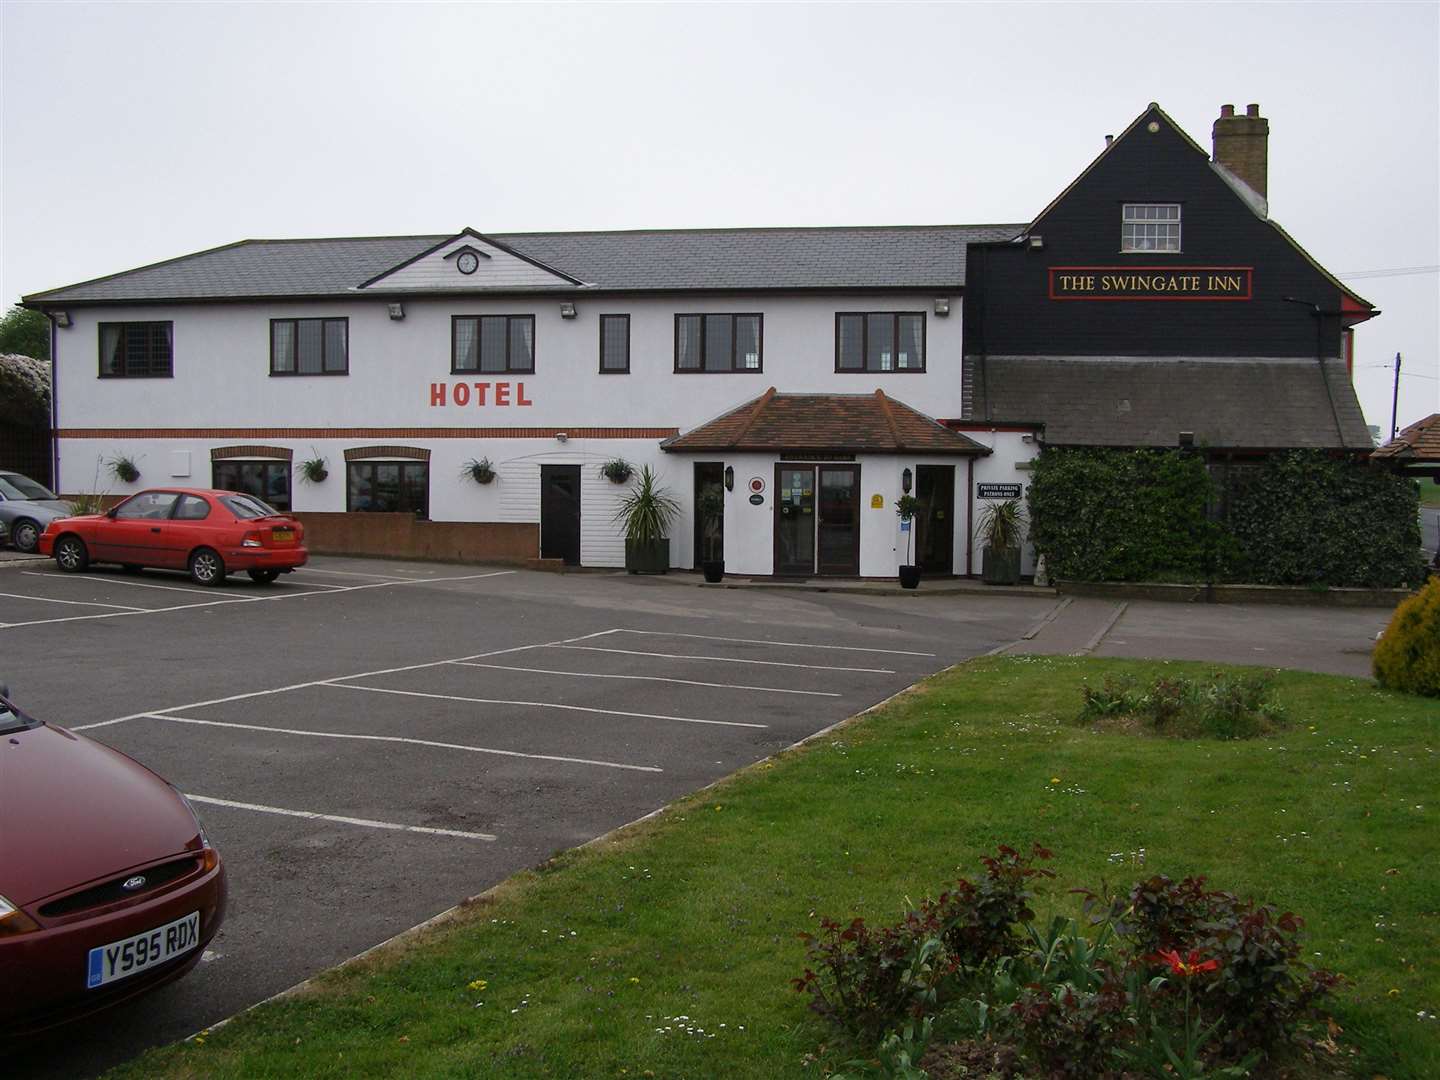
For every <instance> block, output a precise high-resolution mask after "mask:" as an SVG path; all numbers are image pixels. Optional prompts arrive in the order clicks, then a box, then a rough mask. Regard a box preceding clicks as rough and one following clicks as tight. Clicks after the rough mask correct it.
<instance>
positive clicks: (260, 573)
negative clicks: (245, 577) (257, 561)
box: [245, 570, 280, 585]
mask: <svg viewBox="0 0 1440 1080" xmlns="http://www.w3.org/2000/svg"><path fill="white" fill-rule="evenodd" d="M245 572H246V573H247V574H249V575H250V580H251V581H253V582H255V584H256V585H269V584H270V583H271V582H272V581H274V580H275V579H276V578H278V577H279V576H280V571H279V570H247V571H245Z"/></svg>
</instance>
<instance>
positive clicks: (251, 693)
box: [11, 623, 606, 731]
mask: <svg viewBox="0 0 1440 1080" xmlns="http://www.w3.org/2000/svg"><path fill="white" fill-rule="evenodd" d="M11 625H14V626H19V625H21V624H20V623H12V624H11ZM600 633H606V631H603V630H602V631H600ZM597 636H598V635H597V634H582V635H581V636H580V637H574V638H563V639H561V640H560V641H549V642H542V643H540V644H538V645H513V646H511V647H510V648H508V649H492V650H491V651H490V652H482V653H471V654H470V655H469V656H451V657H446V658H445V659H444V660H429V661H426V662H425V663H423V664H406V665H404V666H403V667H393V668H380V669H378V670H376V671H357V672H355V673H354V674H353V675H336V676H333V677H331V678H329V679H311V680H309V681H308V682H302V683H291V684H290V685H289V686H275V687H272V688H271V689H269V690H247V691H246V692H244V693H243V694H231V695H230V696H229V697H222V698H210V699H209V700H207V701H191V702H187V703H186V704H184V705H172V706H170V707H169V708H166V709H149V710H146V711H145V712H137V713H131V714H130V715H129V716H117V717H115V719H113V720H100V721H98V722H96V723H94V724H78V725H76V726H74V727H71V728H70V730H71V731H93V730H94V729H95V728H102V727H109V726H110V725H111V724H123V723H125V722H126V721H127V720H139V719H142V718H143V717H146V716H154V715H156V714H157V713H172V712H180V711H181V710H182V709H203V708H206V707H207V706H210V705H228V704H229V703H230V702H232V701H247V700H249V699H251V698H260V697H270V696H271V695H273V694H288V693H289V692H290V691H292V690H305V689H308V688H309V687H312V686H325V685H330V684H334V685H339V684H340V683H341V682H343V681H344V680H346V679H366V678H371V677H373V676H377V675H394V674H396V673H397V672H401V671H421V670H423V669H425V668H432V667H440V666H441V665H442V664H450V663H454V662H455V661H457V660H484V659H486V658H488V657H491V656H505V655H507V654H509V653H517V652H525V651H526V650H527V649H543V648H545V647H546V646H547V645H563V644H566V643H568V642H571V641H585V640H588V639H589V638H592V637H597Z"/></svg>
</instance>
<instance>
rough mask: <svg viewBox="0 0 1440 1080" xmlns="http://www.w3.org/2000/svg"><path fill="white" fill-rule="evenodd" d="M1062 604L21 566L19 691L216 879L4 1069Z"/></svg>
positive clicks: (438, 904) (181, 1030)
mask: <svg viewBox="0 0 1440 1080" xmlns="http://www.w3.org/2000/svg"><path fill="white" fill-rule="evenodd" d="M1053 606H1054V601H1053V599H1050V598H1046V597H989V596H984V595H974V596H948V597H939V596H936V597H930V598H926V597H913V596H912V597H886V596H855V595H845V594H835V593H779V592H765V591H743V590H736V591H723V590H722V591H701V590H697V589H691V588H679V587H676V586H675V585H674V583H673V582H661V581H658V580H653V581H652V580H647V579H640V578H634V577H627V576H626V575H623V574H573V575H552V574H539V573H530V572H524V571H515V570H507V569H500V568H487V567H470V566H445V565H436V564H414V563H397V562H382V561H372V560H344V559H323V558H322V559H316V560H314V561H313V563H312V564H311V565H310V566H307V567H305V568H303V569H302V570H299V571H297V572H295V573H294V574H289V575H285V576H283V577H282V578H281V579H280V580H279V581H278V582H276V583H275V584H272V585H255V584H252V583H250V582H249V581H247V580H244V579H239V580H232V581H230V582H229V583H227V584H226V585H224V586H222V587H220V588H218V589H217V588H201V587H198V586H195V585H193V584H191V583H190V582H189V581H188V580H187V579H186V578H185V577H184V576H182V575H181V574H179V573H165V572H146V573H144V574H141V575H138V576H137V575H126V574H123V573H121V572H120V571H118V570H115V571H113V572H111V571H107V570H105V569H100V570H92V571H91V572H90V573H87V574H82V575H62V574H60V573H58V572H57V571H56V570H55V568H54V566H53V565H52V564H49V563H31V564H28V565H25V566H22V567H8V568H6V569H5V570H4V572H3V573H0V657H3V660H0V666H3V668H4V671H3V675H4V676H5V678H6V679H7V680H8V681H9V683H10V685H11V688H12V693H13V695H14V697H15V698H16V700H17V701H19V702H21V703H22V704H23V705H24V706H25V707H26V708H27V709H28V710H29V711H31V712H32V713H33V714H35V715H36V716H38V717H40V718H42V719H45V720H48V721H50V722H52V723H55V724H60V725H63V726H67V727H70V728H72V729H74V730H78V731H82V732H84V733H85V734H86V735H88V736H90V737H92V738H95V739H98V740H100V741H102V742H105V743H107V744H109V745H111V746H114V747H116V748H118V749H120V750H123V751H124V752H126V753H127V754H130V755H132V756H133V757H135V758H137V759H138V760H139V761H141V762H143V763H144V764H146V765H149V766H150V767H152V768H153V769H155V770H156V771H157V772H159V773H160V774H161V775H162V776H164V777H166V778H167V779H169V780H171V781H173V782H174V783H175V784H176V785H177V786H179V787H180V789H181V790H183V791H184V792H186V793H187V794H188V795H189V796H190V797H191V799H192V801H193V802H194V803H195V804H196V806H197V809H198V810H199V812H200V814H201V816H202V819H203V821H204V824H205V826H206V828H207V830H208V831H209V833H210V835H211V837H212V839H213V840H214V842H215V843H216V845H217V847H218V848H219V849H220V851H221V853H222V856H223V857H224V859H225V862H226V865H227V867H228V869H229V875H230V908H229V915H228V919H227V922H226V924H225V926H224V927H223V928H222V929H221V932H220V934H219V935H218V936H217V937H216V939H215V941H214V942H213V943H212V945H211V947H210V949H209V950H208V951H207V953H206V955H205V957H204V959H203V960H202V962H201V963H200V964H199V965H198V967H197V968H196V970H195V971H194V972H192V973H191V974H190V975H189V976H187V977H186V978H185V979H184V980H182V981H180V982H178V983H176V984H174V985H171V986H168V987H165V988H164V989H161V990H159V991H157V992H156V993H154V994H153V995H150V996H149V997H147V998H143V999H140V1000H138V1001H136V1002H134V1003H132V1004H129V1005H126V1006H124V1007H122V1008H120V1009H117V1010H116V1011H114V1012H112V1013H109V1014H107V1015H105V1016H103V1017H101V1018H97V1019H96V1020H94V1021H89V1022H86V1023H85V1024H84V1025H82V1026H81V1027H80V1028H79V1029H75V1030H70V1031H67V1032H65V1033H63V1034H62V1035H60V1036H57V1037H55V1038H51V1039H48V1040H43V1041H41V1042H39V1043H36V1044H34V1045H32V1046H29V1047H27V1048H26V1049H25V1050H24V1051H23V1052H22V1054H21V1056H20V1057H19V1058H18V1059H13V1060H18V1063H19V1065H20V1072H21V1073H22V1074H33V1075H53V1076H67V1077H72V1076H79V1075H85V1074H87V1073H93V1072H95V1071H98V1070H99V1069H102V1068H104V1067H106V1066H108V1065H111V1064H114V1063H116V1062H118V1061H120V1060H124V1059H125V1058H127V1057H129V1056H132V1055H133V1054H135V1053H137V1052H138V1051H139V1050H141V1049H143V1048H144V1047H146V1046H150V1045H155V1044H158V1043H162V1042H167V1041H171V1040H174V1039H177V1038H182V1037H184V1036H187V1035H189V1034H191V1033H193V1032H195V1031H197V1030H199V1029H201V1028H203V1027H206V1026H208V1025H209V1024H212V1023H214V1022H215V1021H217V1020H219V1019H221V1018H223V1017H225V1016H228V1015H230V1014H233V1013H234V1012H236V1011H238V1010H239V1009H241V1008H244V1007H245V1006H247V1005H250V1004H252V1003H254V1002H256V1001H258V1000H261V999H263V998H264V997H266V996H268V995H270V994H273V993H275V992H278V991H280V990H282V989H284V988H286V987H288V986H290V985H293V984H294V983H295V982H297V981H299V980H301V979H303V978H305V977H307V976H309V975H311V974H313V973H315V972H316V971H318V970H321V969H323V968H325V967H327V966H330V965H332V964H334V963H337V962H339V961H341V960H344V959H345V958H347V957H349V956H352V955H354V954H355V953H358V952H360V951H362V950H364V949H366V948H368V947H370V946H371V945H374V944H376V943H378V942H379V941H382V940H384V939H385V938H388V937H390V936H392V935H393V934H395V933H397V932H399V931H401V930H403V929H405V928H407V927H409V926H412V925H414V924H416V923H418V922H421V921H423V920H424V919H426V918H428V917H430V916H432V915H435V914H437V913H439V912H440V911H442V910H444V909H446V908H448V907H450V906H451V905H453V904H455V903H456V902H458V901H459V900H461V899H462V898H464V897H467V896H470V895H473V894H475V893H477V892H480V891H482V890H484V889H485V888H487V887H489V886H491V885H493V884H495V883H497V882H499V881H501V880H503V879H504V878H505V877H506V876H508V875H509V874H511V873H513V872H514V871H516V870H517V869H521V868H524V867H527V866H533V865H535V864H537V863H540V862H542V861H543V860H545V859H546V858H548V857H549V856H550V855H552V854H553V853H554V852H556V851H557V850H562V849H565V848H569V847H572V846H574V845H576V844H579V843H583V842H585V841H587V840H589V839H592V838H593V837H596V836H598V835H601V834H603V833H605V832H607V831H609V830H611V829H613V828H615V827H617V826H620V825H623V824H625V823H627V822H630V821H633V820H635V819H637V818H639V817H642V816H644V815H646V814H648V813H650V812H652V811H654V810H656V809H659V808H660V807H663V806H664V805H666V804H667V803H668V802H670V801H672V800H673V799H675V798H676V797H678V796H680V795H682V794H685V793H687V792H690V791H694V790H696V789H697V788H700V787H703V786H704V785H706V784H708V783H710V782H712V781H714V780H716V779H718V778H720V777H723V776H725V775H727V774H729V773H731V772H733V771H734V770H735V769H737V768H739V767H742V766H744V765H746V764H748V763H751V762H754V761H756V760H759V759H762V758H764V757H766V756H768V755H770V754H773V753H775V752H776V751H778V750H780V749H783V748H784V747H787V746H789V745H792V744H793V743H795V742H796V741H798V740H800V739H803V738H805V737H807V736H809V735H811V734H813V733H814V732H816V731H819V730H822V729H823V728H825V727H827V726H829V725H831V724H833V723H835V722H837V721H839V720H842V719H844V718H845V717H847V716H851V715H853V714H855V713H857V712H859V711H861V710H863V709H865V708H867V707H869V706H871V705H874V704H875V703H877V702H879V701H881V700H884V699H885V698H886V697H889V696H890V695H892V694H894V693H895V692H896V691H898V690H900V689H902V688H904V687H905V686H908V685H910V684H912V683H914V682H915V681H916V680H918V679H920V678H922V677H924V676H925V675H928V674H930V673H932V672H934V671H937V670H940V669H941V668H944V667H946V666H948V665H950V664H952V663H955V662H956V661H958V660H961V659H964V658H966V657H969V656H974V655H977V654H979V653H983V652H986V651H988V650H990V649H991V648H993V647H995V646H997V645H1000V644H1003V643H1005V642H1008V641H1013V640H1014V639H1015V638H1017V637H1018V636H1019V635H1020V634H1021V633H1022V632H1023V631H1024V630H1025V629H1026V628H1027V627H1029V626H1031V625H1033V624H1034V623H1035V622H1036V620H1037V619H1039V618H1040V617H1042V616H1044V615H1045V613H1046V612H1047V611H1049V610H1050V609H1051V608H1052V607H1053Z"/></svg>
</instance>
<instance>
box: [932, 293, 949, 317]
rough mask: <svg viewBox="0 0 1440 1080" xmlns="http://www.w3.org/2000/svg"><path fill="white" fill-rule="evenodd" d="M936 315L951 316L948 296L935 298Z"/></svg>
mask: <svg viewBox="0 0 1440 1080" xmlns="http://www.w3.org/2000/svg"><path fill="white" fill-rule="evenodd" d="M935 314H936V315H949V314H950V298H949V297H948V296H937V297H936V298H935Z"/></svg>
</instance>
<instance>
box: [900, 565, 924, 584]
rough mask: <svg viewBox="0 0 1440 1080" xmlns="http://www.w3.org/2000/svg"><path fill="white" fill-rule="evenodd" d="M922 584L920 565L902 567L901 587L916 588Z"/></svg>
mask: <svg viewBox="0 0 1440 1080" xmlns="http://www.w3.org/2000/svg"><path fill="white" fill-rule="evenodd" d="M919 586H920V567H918V566H902V567H900V587H901V588H902V589H915V588H918V587H919Z"/></svg>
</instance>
